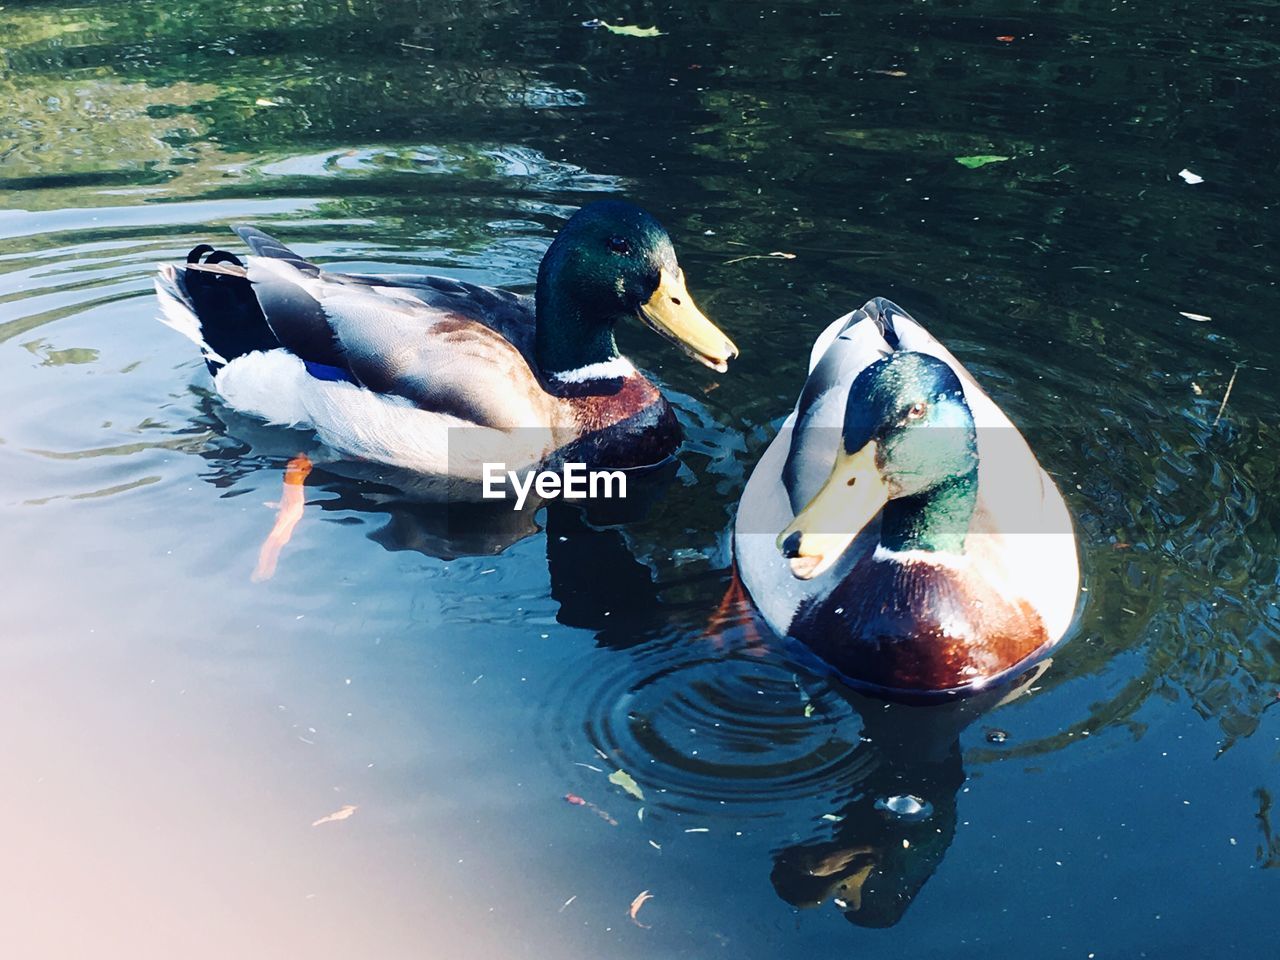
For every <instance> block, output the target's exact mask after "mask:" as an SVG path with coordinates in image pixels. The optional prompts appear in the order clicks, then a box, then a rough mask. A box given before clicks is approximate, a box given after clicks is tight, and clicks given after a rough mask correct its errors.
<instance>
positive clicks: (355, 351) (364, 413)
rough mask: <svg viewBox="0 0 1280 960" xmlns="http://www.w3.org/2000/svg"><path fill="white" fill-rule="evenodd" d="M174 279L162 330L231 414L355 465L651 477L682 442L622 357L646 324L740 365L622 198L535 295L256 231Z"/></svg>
mask: <svg viewBox="0 0 1280 960" xmlns="http://www.w3.org/2000/svg"><path fill="white" fill-rule="evenodd" d="M233 229H235V232H236V233H237V234H239V235H240V237H241V239H242V240H244V242H245V243H246V244H248V246H249V248H250V250H252V252H253V254H254V255H253V256H249V257H247V258H246V259H244V260H242V259H241V258H240V257H237V256H235V255H234V254H232V253H228V252H226V251H221V250H214V248H213V247H211V246H210V245H208V244H201V245H200V246H198V247H196V248H195V249H194V250H192V251H191V253H190V254H189V255H188V257H187V262H186V263H183V264H166V265H163V266H161V267H160V276H159V279H158V280H157V281H156V290H157V293H158V295H159V298H160V307H161V319H162V320H163V321H164V322H165V323H167V324H168V325H169V326H171V327H174V328H175V329H177V330H178V331H180V332H181V333H183V334H185V335H186V336H187V337H189V338H190V339H191V340H193V341H194V342H195V343H196V344H197V345H198V346H199V348H200V352H201V354H202V356H203V357H204V360H205V363H206V364H207V366H208V368H209V371H210V373H211V374H212V375H213V382H214V386H215V387H216V388H217V391H218V393H219V394H221V396H222V397H223V399H224V400H225V401H226V402H227V403H228V404H229V405H230V406H231V407H233V408H236V409H238V410H241V411H244V412H246V413H250V414H253V415H256V416H257V417H260V418H261V419H263V420H266V421H269V422H271V423H278V424H292V425H298V426H303V427H310V428H313V429H314V430H315V432H316V433H317V434H318V435H319V437H320V439H321V440H322V441H323V442H324V443H326V444H327V445H328V446H330V447H332V448H334V449H336V450H337V451H339V452H341V453H342V454H346V455H350V456H354V457H356V458H360V459H364V460H372V461H377V462H380V463H386V464H392V465H394V466H397V467H402V468H406V469H408V470H410V471H413V472H414V473H416V474H423V475H428V476H440V477H450V478H463V479H466V480H476V479H478V477H479V476H480V474H481V467H482V464H484V463H486V462H498V463H503V464H506V465H508V466H509V467H510V468H512V469H516V468H522V467H527V466H532V465H537V464H540V463H547V462H554V461H556V460H559V461H560V462H564V461H565V460H575V461H581V462H584V463H586V464H588V466H593V467H599V468H603V467H610V468H621V467H631V466H645V465H649V464H653V463H656V462H659V461H661V460H663V459H664V458H666V457H667V456H669V455H670V454H671V453H672V452H673V451H674V450H675V448H676V446H677V445H678V443H679V441H680V430H679V426H678V424H677V422H676V419H675V416H674V414H673V413H672V410H671V407H670V404H669V403H668V402H667V400H666V399H665V398H664V397H663V395H662V393H661V392H660V391H659V390H658V388H657V387H656V386H654V384H653V383H652V382H650V381H649V380H648V379H647V378H646V377H645V376H644V375H643V374H641V373H640V372H639V371H638V370H636V368H635V367H634V366H632V364H631V363H630V361H628V360H627V359H626V358H625V357H623V356H621V355H620V354H619V353H618V348H617V344H616V343H615V342H614V327H615V325H616V324H617V323H618V322H619V321H620V320H622V319H623V318H625V317H637V318H639V319H640V320H642V321H643V322H644V323H646V324H647V325H648V326H650V327H652V328H653V329H654V330H656V331H658V332H659V333H661V334H662V335H663V336H665V337H667V338H668V339H670V340H672V341H674V342H676V343H677V344H679V345H680V346H681V347H683V348H684V350H685V351H686V352H687V353H688V354H689V355H690V356H692V357H693V358H694V359H696V360H698V361H700V362H701V363H703V364H705V365H706V366H708V367H711V368H712V369H713V370H717V371H719V372H722V373H723V372H724V371H725V370H726V366H727V363H728V361H729V360H731V359H732V358H733V357H735V356H736V355H737V353H738V350H737V347H735V346H734V344H733V341H731V340H730V339H729V338H728V337H727V336H725V335H724V334H723V333H721V332H720V330H719V329H717V327H716V326H715V325H714V324H713V323H712V322H711V321H710V320H708V319H707V318H706V317H705V316H703V314H702V313H701V312H700V311H699V310H698V308H697V307H696V306H695V305H694V302H693V298H692V297H690V295H689V291H688V290H687V289H686V287H685V281H684V275H683V272H682V271H681V269H680V265H679V263H678V262H677V261H676V255H675V251H674V249H673V248H672V245H671V239H670V237H668V235H667V232H666V230H664V229H663V228H662V226H661V224H659V223H658V222H657V221H656V220H655V219H654V218H653V217H651V216H650V215H649V214H647V213H645V212H644V211H643V210H641V209H640V208H638V207H635V206H633V205H631V204H629V203H625V202H622V201H617V200H608V201H601V202H597V203H593V204H590V205H588V206H585V207H583V208H582V209H581V210H579V211H578V212H577V213H576V214H575V215H574V216H573V217H572V218H571V219H570V220H569V221H568V222H567V223H566V224H565V225H564V227H563V229H561V231H560V233H559V234H558V236H557V237H556V238H555V240H554V242H552V244H551V246H550V248H549V249H548V250H547V252H546V254H545V255H544V256H543V258H542V262H541V265H540V267H539V269H538V280H537V288H536V293H535V295H534V297H532V298H530V297H527V296H521V295H518V294H515V293H511V292H509V291H506V290H501V289H495V288H492V287H485V286H480V285H478V284H473V283H464V282H461V281H458V280H451V279H446V278H442V277H434V276H421V275H416V274H401V275H387V276H373V275H359V274H340V273H330V272H327V271H325V270H323V269H322V268H320V267H318V266H316V265H315V264H313V263H310V262H308V261H307V260H306V259H304V258H303V257H301V256H299V255H298V254H296V253H294V252H293V251H291V250H290V249H288V248H287V247H285V246H284V245H283V244H281V243H279V242H278V241H276V240H274V239H272V238H271V237H269V236H267V234H265V233H263V232H262V231H260V230H257V229H255V228H253V227H249V226H238V227H235V228H233Z"/></svg>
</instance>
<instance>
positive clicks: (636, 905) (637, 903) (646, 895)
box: [627, 890, 653, 930]
mask: <svg viewBox="0 0 1280 960" xmlns="http://www.w3.org/2000/svg"><path fill="white" fill-rule="evenodd" d="M652 899H653V894H652V893H650V892H649V891H648V890H641V891H640V892H639V893H638V894H636V898H635V899H634V900H632V901H631V909H630V910H628V911H627V916H629V917H630V918H631V922H632V923H634V924H635V925H636V926H637V927H644V928H645V929H646V930H648V929H649V924H647V923H641V922H640V921H639V920H637V919H636V914H637V913H639V912H640V908H641V907H643V906H644V905H645V901H647V900H652Z"/></svg>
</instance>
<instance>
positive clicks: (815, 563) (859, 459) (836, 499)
mask: <svg viewBox="0 0 1280 960" xmlns="http://www.w3.org/2000/svg"><path fill="white" fill-rule="evenodd" d="M888 499H889V488H888V486H886V484H885V482H884V477H883V476H882V475H881V473H880V468H879V467H878V466H876V444H875V441H874V440H872V441H871V442H870V443H868V444H867V445H866V446H864V447H863V448H862V449H861V450H859V451H857V452H856V453H845V452H844V448H843V447H842V448H841V449H840V452H839V453H837V454H836V462H835V466H834V467H832V468H831V476H830V477H828V478H827V482H826V483H825V484H823V485H822V489H821V490H819V491H818V492H817V494H816V495H815V496H814V498H813V499H812V500H810V501H809V503H808V505H807V506H806V507H805V508H804V509H803V510H801V511H800V512H799V513H798V514H797V515H796V518H795V519H794V520H792V521H791V523H790V525H789V526H788V527H787V528H786V529H785V530H783V531H782V533H780V534H778V549H779V550H780V551H781V552H782V555H783V556H784V557H786V558H787V559H788V560H790V561H791V572H792V574H794V575H795V576H796V577H798V578H799V579H801V580H808V579H810V578H812V577H816V576H817V575H818V574H820V573H822V572H823V571H825V570H826V569H827V568H828V567H830V566H831V565H832V564H833V563H835V562H836V560H837V559H838V558H839V556H840V554H842V553H844V551H845V550H846V549H847V548H848V546H849V544H850V543H852V542H853V538H854V537H856V536H857V535H858V534H859V533H861V532H862V528H863V527H865V526H866V525H867V524H868V523H870V522H871V521H872V520H874V519H875V517H876V514H878V513H879V512H880V509H881V508H882V507H883V506H884V505H885V503H886V502H887V501H888Z"/></svg>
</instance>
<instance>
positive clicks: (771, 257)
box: [724, 250, 796, 267]
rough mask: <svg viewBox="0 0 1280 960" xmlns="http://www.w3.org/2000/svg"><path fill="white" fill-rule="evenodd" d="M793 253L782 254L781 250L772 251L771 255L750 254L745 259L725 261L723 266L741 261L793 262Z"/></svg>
mask: <svg viewBox="0 0 1280 960" xmlns="http://www.w3.org/2000/svg"><path fill="white" fill-rule="evenodd" d="M795 258H796V255H795V254H794V253H783V252H782V251H781V250H774V251H773V252H772V253H751V254H748V255H747V256H745V257H734V258H733V259H732V260H726V261H725V262H724V265H725V266H726V267H727V266H728V265H729V264H731V263H741V262H742V261H743V260H794V259H795Z"/></svg>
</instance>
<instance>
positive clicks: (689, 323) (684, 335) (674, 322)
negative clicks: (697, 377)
mask: <svg viewBox="0 0 1280 960" xmlns="http://www.w3.org/2000/svg"><path fill="white" fill-rule="evenodd" d="M640 316H641V318H642V319H643V320H644V322H645V323H646V324H647V325H648V326H650V327H652V328H653V329H654V330H656V331H658V333H660V334H662V335H663V336H664V337H666V338H667V339H668V340H671V341H673V342H674V343H677V344H679V346H680V347H681V348H682V349H683V350H684V352H685V353H687V354H689V356H691V357H693V359H695V360H697V361H698V362H699V363H704V364H706V365H707V366H708V367H710V368H711V369H712V370H717V371H719V372H720V373H724V372H725V371H726V370H728V369H729V361H730V360H732V359H733V358H734V357H736V356H737V355H738V348H737V347H736V346H734V344H733V341H732V340H730V339H729V338H728V337H726V336H725V335H724V334H723V333H721V332H720V328H719V327H717V326H716V325H715V324H714V323H712V322H711V321H710V320H708V319H707V318H706V317H705V316H703V314H702V311H701V310H699V309H698V308H697V306H696V305H695V304H694V302H693V297H691V296H689V290H688V288H686V287H685V285H684V271H683V270H677V271H676V272H675V273H672V272H671V271H670V270H665V269H664V270H663V271H662V278H661V280H660V281H659V283H658V289H657V290H655V291H653V295H652V296H651V297H649V299H648V300H647V301H646V302H645V303H643V304H641V306H640Z"/></svg>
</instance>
